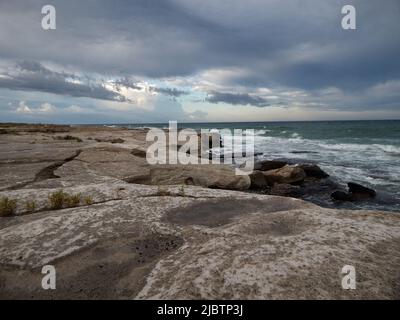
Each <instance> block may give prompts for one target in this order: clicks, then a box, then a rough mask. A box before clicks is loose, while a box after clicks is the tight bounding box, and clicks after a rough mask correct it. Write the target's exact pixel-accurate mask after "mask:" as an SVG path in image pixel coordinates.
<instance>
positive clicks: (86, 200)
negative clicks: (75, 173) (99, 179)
mask: <svg viewBox="0 0 400 320" xmlns="http://www.w3.org/2000/svg"><path fill="white" fill-rule="evenodd" d="M83 202H84V203H85V204H86V205H87V206H90V205H92V204H93V203H94V200H93V198H92V197H91V196H86V197H85V198H84V199H83Z"/></svg>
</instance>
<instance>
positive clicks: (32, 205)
mask: <svg viewBox="0 0 400 320" xmlns="http://www.w3.org/2000/svg"><path fill="white" fill-rule="evenodd" d="M25 210H26V211H28V212H35V211H36V202H35V201H34V200H28V201H26V202H25Z"/></svg>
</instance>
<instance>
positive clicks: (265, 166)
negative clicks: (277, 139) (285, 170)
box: [254, 160, 288, 171]
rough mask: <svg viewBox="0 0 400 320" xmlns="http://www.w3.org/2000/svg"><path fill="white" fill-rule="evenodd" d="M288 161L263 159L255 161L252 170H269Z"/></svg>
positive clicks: (280, 166)
mask: <svg viewBox="0 0 400 320" xmlns="http://www.w3.org/2000/svg"><path fill="white" fill-rule="evenodd" d="M287 164H288V163H287V162H286V161H280V160H263V161H259V162H256V163H255V164H254V170H259V171H269V170H275V169H280V168H282V167H284V166H286V165H287Z"/></svg>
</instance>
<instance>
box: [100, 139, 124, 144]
mask: <svg viewBox="0 0 400 320" xmlns="http://www.w3.org/2000/svg"><path fill="white" fill-rule="evenodd" d="M95 140H96V141H97V142H109V143H124V142H125V140H124V139H121V138H115V139H98V138H97V139H95Z"/></svg>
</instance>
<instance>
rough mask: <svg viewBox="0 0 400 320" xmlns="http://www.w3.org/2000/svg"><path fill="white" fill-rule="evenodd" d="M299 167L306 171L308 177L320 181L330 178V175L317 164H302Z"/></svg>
mask: <svg viewBox="0 0 400 320" xmlns="http://www.w3.org/2000/svg"><path fill="white" fill-rule="evenodd" d="M299 167H300V168H302V169H303V170H304V172H305V173H306V175H307V177H312V178H318V179H324V178H328V177H329V174H327V173H326V172H325V171H323V170H322V169H321V168H320V167H319V166H317V165H316V164H300V165H299Z"/></svg>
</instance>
